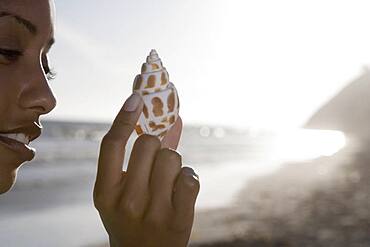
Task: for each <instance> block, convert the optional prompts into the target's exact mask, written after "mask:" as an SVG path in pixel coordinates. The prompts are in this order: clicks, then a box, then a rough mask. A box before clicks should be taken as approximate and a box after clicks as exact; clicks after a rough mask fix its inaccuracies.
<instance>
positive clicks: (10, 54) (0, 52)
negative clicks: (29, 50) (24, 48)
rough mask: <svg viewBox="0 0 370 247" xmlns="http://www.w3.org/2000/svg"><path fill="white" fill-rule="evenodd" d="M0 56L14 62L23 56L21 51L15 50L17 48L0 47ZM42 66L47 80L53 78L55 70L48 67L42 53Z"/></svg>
mask: <svg viewBox="0 0 370 247" xmlns="http://www.w3.org/2000/svg"><path fill="white" fill-rule="evenodd" d="M0 56H4V57H5V59H6V60H8V61H9V62H16V61H17V60H18V58H19V57H21V56H23V52H21V51H17V50H8V49H1V48H0ZM42 66H43V69H44V73H45V74H46V78H47V79H48V80H53V79H55V77H56V72H55V70H54V69H50V67H49V65H48V61H47V57H46V55H43V58H42Z"/></svg>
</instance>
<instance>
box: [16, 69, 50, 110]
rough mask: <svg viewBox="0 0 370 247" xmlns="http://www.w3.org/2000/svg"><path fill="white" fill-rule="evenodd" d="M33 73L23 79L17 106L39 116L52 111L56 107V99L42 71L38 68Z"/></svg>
mask: <svg viewBox="0 0 370 247" xmlns="http://www.w3.org/2000/svg"><path fill="white" fill-rule="evenodd" d="M33 71H34V72H33V73H32V72H31V73H28V75H27V76H25V77H24V80H23V83H22V90H21V92H20V95H19V104H20V106H21V107H22V108H23V109H25V110H27V111H32V112H33V113H34V114H36V115H37V116H39V115H44V114H47V113H49V112H50V111H52V110H53V109H54V108H55V106H56V99H55V96H54V94H53V92H52V90H51V88H50V86H49V83H48V80H47V78H46V76H45V73H44V72H43V69H42V68H40V67H38V68H37V70H33Z"/></svg>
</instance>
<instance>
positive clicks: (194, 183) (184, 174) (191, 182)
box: [181, 167, 200, 192]
mask: <svg viewBox="0 0 370 247" xmlns="http://www.w3.org/2000/svg"><path fill="white" fill-rule="evenodd" d="M181 180H182V182H183V184H184V185H185V186H186V187H187V188H189V189H191V190H192V191H194V192H199V190H200V182H199V177H198V175H196V173H195V172H194V170H193V169H192V168H189V167H184V168H182V171H181Z"/></svg>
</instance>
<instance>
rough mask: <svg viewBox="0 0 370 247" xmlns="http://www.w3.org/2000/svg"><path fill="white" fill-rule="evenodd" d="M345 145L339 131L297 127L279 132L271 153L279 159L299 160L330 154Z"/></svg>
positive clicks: (344, 140)
mask: <svg viewBox="0 0 370 247" xmlns="http://www.w3.org/2000/svg"><path fill="white" fill-rule="evenodd" d="M345 145H346V138H345V135H344V134H343V133H342V132H340V131H334V130H309V129H297V130H293V131H282V132H279V134H278V137H277V138H276V142H275V145H274V148H273V150H274V151H273V153H274V155H276V156H275V157H277V158H278V159H281V160H294V161H300V160H309V159H314V158H318V157H321V156H332V155H333V154H335V153H337V152H338V151H339V150H340V149H342V148H343V147H344V146H345Z"/></svg>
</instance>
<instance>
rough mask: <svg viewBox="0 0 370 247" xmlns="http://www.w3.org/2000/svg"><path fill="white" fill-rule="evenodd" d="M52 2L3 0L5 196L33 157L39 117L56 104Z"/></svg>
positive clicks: (0, 68)
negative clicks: (49, 55)
mask: <svg viewBox="0 0 370 247" xmlns="http://www.w3.org/2000/svg"><path fill="white" fill-rule="evenodd" d="M53 9H54V7H53V3H52V2H51V0H32V1H30V0H0V194H1V193H4V192H6V191H8V190H9V189H10V188H11V186H12V185H13V183H14V181H15V178H16V173H17V169H18V168H19V167H20V166H21V164H22V163H24V162H25V161H29V160H31V159H33V157H34V155H35V152H34V150H32V148H30V147H29V145H28V144H29V142H30V141H32V140H34V139H35V138H37V137H38V136H39V135H40V134H41V127H40V124H39V118H40V116H41V115H43V114H46V113H48V112H50V111H51V110H52V109H53V108H54V107H55V104H56V100H55V98H54V95H53V93H52V91H51V89H50V87H49V84H48V77H49V76H50V69H49V65H48V59H47V53H48V51H49V49H50V47H51V45H52V44H53V42H54V38H53V37H54V28H53Z"/></svg>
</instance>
